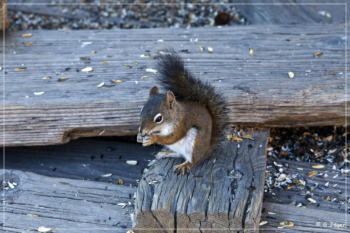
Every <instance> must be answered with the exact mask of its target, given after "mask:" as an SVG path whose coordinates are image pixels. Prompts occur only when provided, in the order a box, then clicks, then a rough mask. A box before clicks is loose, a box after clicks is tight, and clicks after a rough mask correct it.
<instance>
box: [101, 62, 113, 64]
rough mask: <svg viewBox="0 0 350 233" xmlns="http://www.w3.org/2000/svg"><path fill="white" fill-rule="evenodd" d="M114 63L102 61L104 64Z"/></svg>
mask: <svg viewBox="0 0 350 233" xmlns="http://www.w3.org/2000/svg"><path fill="white" fill-rule="evenodd" d="M111 62H112V61H102V64H108V63H111Z"/></svg>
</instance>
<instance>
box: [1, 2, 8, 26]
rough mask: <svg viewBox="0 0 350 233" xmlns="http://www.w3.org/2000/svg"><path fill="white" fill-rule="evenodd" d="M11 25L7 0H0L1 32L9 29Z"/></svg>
mask: <svg viewBox="0 0 350 233" xmlns="http://www.w3.org/2000/svg"><path fill="white" fill-rule="evenodd" d="M9 25H10V21H9V18H8V15H7V4H6V0H0V31H1V32H2V30H5V29H7V28H8V26H9Z"/></svg>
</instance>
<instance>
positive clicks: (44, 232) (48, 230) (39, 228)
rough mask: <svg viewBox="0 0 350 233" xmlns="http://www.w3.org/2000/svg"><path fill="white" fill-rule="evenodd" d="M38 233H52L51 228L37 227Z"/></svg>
mask: <svg viewBox="0 0 350 233" xmlns="http://www.w3.org/2000/svg"><path fill="white" fill-rule="evenodd" d="M38 231H39V232H43V233H47V232H52V228H49V227H38Z"/></svg>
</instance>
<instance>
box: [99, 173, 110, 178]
mask: <svg viewBox="0 0 350 233" xmlns="http://www.w3.org/2000/svg"><path fill="white" fill-rule="evenodd" d="M111 176H112V173H106V174H102V175H101V177H111Z"/></svg>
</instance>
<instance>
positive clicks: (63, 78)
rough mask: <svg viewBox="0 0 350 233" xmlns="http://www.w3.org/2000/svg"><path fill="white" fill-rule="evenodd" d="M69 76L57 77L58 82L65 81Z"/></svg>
mask: <svg viewBox="0 0 350 233" xmlns="http://www.w3.org/2000/svg"><path fill="white" fill-rule="evenodd" d="M67 79H68V78H66V77H62V78H59V79H57V82H63V81H66V80H67Z"/></svg>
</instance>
